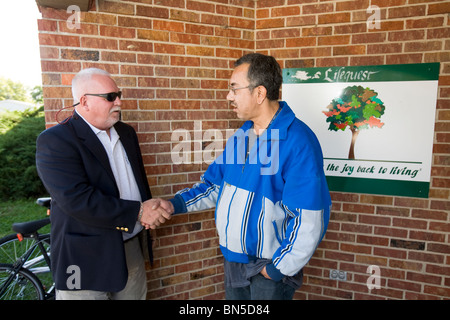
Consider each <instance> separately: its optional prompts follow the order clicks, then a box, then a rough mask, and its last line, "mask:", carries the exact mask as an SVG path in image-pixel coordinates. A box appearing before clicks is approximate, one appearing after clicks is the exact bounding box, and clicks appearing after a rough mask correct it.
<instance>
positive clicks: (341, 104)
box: [323, 86, 385, 132]
mask: <svg viewBox="0 0 450 320" xmlns="http://www.w3.org/2000/svg"><path fill="white" fill-rule="evenodd" d="M327 109H328V111H323V113H324V114H325V115H326V116H327V122H329V123H330V126H329V127H328V130H331V131H338V130H342V131H344V130H345V128H347V127H349V129H350V130H351V131H352V132H353V131H358V130H362V129H367V128H369V127H370V128H373V127H378V128H381V127H382V126H383V125H384V123H382V122H381V121H380V119H379V118H380V117H381V116H382V115H383V114H384V109H385V106H384V103H383V101H381V100H380V99H379V98H378V93H376V92H375V91H373V90H371V89H370V88H363V87H362V86H351V87H347V88H345V89H344V90H343V91H342V94H341V96H340V97H338V98H335V99H333V100H332V101H331V103H330V104H329V105H328V107H327Z"/></svg>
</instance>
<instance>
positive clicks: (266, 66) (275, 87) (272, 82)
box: [234, 53, 283, 100]
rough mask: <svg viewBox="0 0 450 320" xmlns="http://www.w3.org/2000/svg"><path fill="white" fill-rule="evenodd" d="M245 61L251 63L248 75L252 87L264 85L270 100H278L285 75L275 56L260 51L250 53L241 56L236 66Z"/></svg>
mask: <svg viewBox="0 0 450 320" xmlns="http://www.w3.org/2000/svg"><path fill="white" fill-rule="evenodd" d="M244 63H248V64H250V66H249V68H248V75H247V77H248V81H249V83H250V86H251V87H252V88H256V87H258V86H263V87H265V88H266V90H267V98H268V99H269V100H278V98H279V96H280V87H281V83H282V82H283V76H282V75H281V68H280V65H279V64H278V62H277V61H276V60H275V58H274V57H272V56H266V55H263V54H260V53H249V54H246V55H245V56H242V57H241V58H239V59H238V60H237V61H236V62H235V63H234V66H235V67H238V66H240V65H241V64H244Z"/></svg>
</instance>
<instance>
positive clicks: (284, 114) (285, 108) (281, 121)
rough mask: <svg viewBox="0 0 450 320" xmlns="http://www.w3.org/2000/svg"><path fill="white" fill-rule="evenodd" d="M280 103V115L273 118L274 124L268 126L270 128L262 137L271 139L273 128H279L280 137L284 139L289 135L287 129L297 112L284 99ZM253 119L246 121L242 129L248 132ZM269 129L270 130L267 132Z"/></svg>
mask: <svg viewBox="0 0 450 320" xmlns="http://www.w3.org/2000/svg"><path fill="white" fill-rule="evenodd" d="M279 105H280V108H281V111H280V112H279V114H278V116H277V117H276V118H275V119H274V120H273V122H272V124H271V125H270V127H269V128H268V130H266V131H264V133H263V134H262V135H261V137H260V138H262V139H270V137H271V134H270V130H271V129H277V130H278V139H280V140H284V139H286V137H287V130H288V128H289V126H290V125H291V123H292V121H294V119H295V114H294V112H293V111H292V109H291V108H290V107H289V105H288V104H287V103H286V102H284V101H279ZM252 126H253V121H251V120H249V121H246V122H245V123H244V125H243V126H242V129H243V130H244V131H245V132H246V131H247V130H248V129H250V128H252ZM267 131H269V132H267Z"/></svg>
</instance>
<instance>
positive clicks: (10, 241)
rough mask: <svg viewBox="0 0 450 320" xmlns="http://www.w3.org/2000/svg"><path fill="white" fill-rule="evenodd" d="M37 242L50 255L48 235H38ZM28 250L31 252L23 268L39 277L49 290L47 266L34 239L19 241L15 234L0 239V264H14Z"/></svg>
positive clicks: (48, 270)
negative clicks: (41, 244)
mask: <svg viewBox="0 0 450 320" xmlns="http://www.w3.org/2000/svg"><path fill="white" fill-rule="evenodd" d="M39 241H41V242H42V243H43V245H44V249H45V251H46V252H47V255H50V235H49V234H43V235H39ZM28 250H33V252H32V253H31V255H30V256H29V258H28V259H27V261H25V263H24V266H23V267H24V268H26V269H29V270H30V271H31V272H33V273H34V274H36V275H38V276H39V279H40V280H41V282H42V284H43V285H44V287H45V288H51V287H52V285H53V279H52V275H51V273H50V268H49V266H48V265H47V263H46V261H45V259H44V256H43V255H42V252H41V251H40V250H39V247H38V246H37V245H36V240H35V239H34V238H23V240H22V241H19V239H18V238H17V235H16V234H10V235H8V236H5V237H3V238H1V239H0V263H4V264H14V263H16V261H17V260H18V259H19V258H20V257H22V256H24V254H25V253H27V252H28Z"/></svg>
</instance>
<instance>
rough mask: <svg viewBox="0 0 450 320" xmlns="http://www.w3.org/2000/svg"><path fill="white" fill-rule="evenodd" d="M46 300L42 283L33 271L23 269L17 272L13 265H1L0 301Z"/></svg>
mask: <svg viewBox="0 0 450 320" xmlns="http://www.w3.org/2000/svg"><path fill="white" fill-rule="evenodd" d="M13 274H14V276H13V278H11V276H12V275H13ZM44 299H45V292H44V288H43V287H42V284H41V281H40V280H39V279H38V278H37V277H36V276H35V275H34V274H33V273H32V272H31V271H29V270H27V269H24V268H21V269H20V270H19V271H17V272H16V271H14V267H13V266H12V265H11V264H3V263H2V264H0V300H44Z"/></svg>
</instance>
